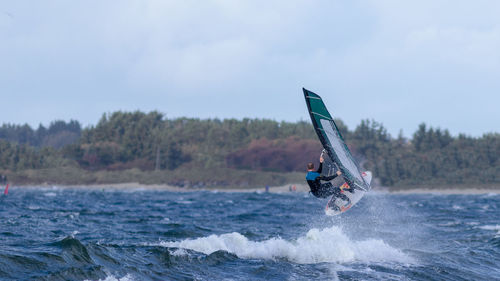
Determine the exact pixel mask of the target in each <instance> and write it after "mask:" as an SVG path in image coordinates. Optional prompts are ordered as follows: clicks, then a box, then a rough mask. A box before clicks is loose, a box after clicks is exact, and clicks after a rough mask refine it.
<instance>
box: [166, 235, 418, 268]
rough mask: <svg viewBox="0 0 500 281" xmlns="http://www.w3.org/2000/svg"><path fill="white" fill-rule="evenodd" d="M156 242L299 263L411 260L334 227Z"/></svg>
mask: <svg viewBox="0 0 500 281" xmlns="http://www.w3.org/2000/svg"><path fill="white" fill-rule="evenodd" d="M160 245H161V246H164V247H178V248H183V249H190V250H194V251H197V252H201V253H204V254H207V255H208V254H211V253H213V252H215V251H219V250H223V251H227V252H229V253H233V254H235V255H237V256H238V257H239V258H245V259H264V260H265V259H271V260H275V259H282V258H283V259H287V260H290V261H292V262H296V263H301V264H313V263H322V262H334V263H346V262H354V261H360V262H397V263H404V264H412V263H415V262H414V260H413V259H412V258H411V257H410V256H408V255H406V254H405V253H403V252H402V251H400V250H398V249H395V248H393V247H391V246H389V245H388V244H386V243H385V242H384V241H382V240H380V239H368V240H364V241H353V240H351V239H350V238H349V237H348V236H347V235H346V234H344V233H343V232H342V230H341V229H340V228H339V227H336V226H333V227H330V228H325V229H323V230H319V229H316V228H313V229H311V230H309V231H308V232H307V234H306V235H305V236H302V237H299V238H298V239H296V240H291V241H287V240H284V239H282V238H279V237H278V238H272V239H269V240H264V241H259V242H255V241H250V240H248V239H247V238H246V237H245V236H243V235H241V234H240V233H237V232H233V233H227V234H222V235H210V236H208V237H202V238H198V239H188V240H183V241H179V242H161V243H160Z"/></svg>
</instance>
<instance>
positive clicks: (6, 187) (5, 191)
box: [3, 184, 9, 195]
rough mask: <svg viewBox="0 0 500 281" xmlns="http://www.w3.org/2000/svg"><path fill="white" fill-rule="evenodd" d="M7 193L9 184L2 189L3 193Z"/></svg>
mask: <svg viewBox="0 0 500 281" xmlns="http://www.w3.org/2000/svg"><path fill="white" fill-rule="evenodd" d="M7 193H9V184H7V185H6V186H5V190H4V191H3V194H5V195H7Z"/></svg>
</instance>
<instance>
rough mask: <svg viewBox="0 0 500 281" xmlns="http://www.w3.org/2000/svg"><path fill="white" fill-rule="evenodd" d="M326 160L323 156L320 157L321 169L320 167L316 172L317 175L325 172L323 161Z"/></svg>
mask: <svg viewBox="0 0 500 281" xmlns="http://www.w3.org/2000/svg"><path fill="white" fill-rule="evenodd" d="M324 160H325V159H323V156H320V157H319V167H318V170H317V171H316V172H317V173H319V174H321V171H323V161H324Z"/></svg>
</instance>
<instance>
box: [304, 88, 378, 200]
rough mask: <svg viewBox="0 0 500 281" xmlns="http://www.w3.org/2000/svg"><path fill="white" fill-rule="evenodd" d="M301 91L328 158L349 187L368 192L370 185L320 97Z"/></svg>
mask: <svg viewBox="0 0 500 281" xmlns="http://www.w3.org/2000/svg"><path fill="white" fill-rule="evenodd" d="M303 91H304V97H305V99H306V104H307V109H308V110H309V115H310V116H311V121H312V123H313V126H314V130H315V131H316V134H317V135H318V137H319V140H320V141H321V143H322V144H323V147H324V149H325V151H326V152H327V154H328V156H329V157H330V158H331V159H332V160H333V161H334V162H335V163H336V164H337V166H338V168H339V169H340V170H341V171H342V173H343V174H344V179H345V180H346V181H347V182H348V183H349V185H351V186H353V187H355V188H358V189H361V190H364V191H368V190H370V184H369V183H368V182H366V181H365V179H364V178H363V176H362V173H361V171H360V169H359V165H358V164H357V163H356V160H355V159H354V158H353V156H352V154H351V151H349V148H348V147H347V145H346V144H345V142H344V138H343V137H342V134H341V133H340V131H339V129H338V127H337V125H336V124H335V121H334V120H333V117H332V116H331V115H330V113H329V112H328V109H327V108H326V106H325V104H324V103H323V100H322V99H321V97H320V96H319V95H317V94H315V93H313V92H311V91H308V90H306V89H304V88H303Z"/></svg>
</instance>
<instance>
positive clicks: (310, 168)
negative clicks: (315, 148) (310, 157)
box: [306, 156, 351, 204]
mask: <svg viewBox="0 0 500 281" xmlns="http://www.w3.org/2000/svg"><path fill="white" fill-rule="evenodd" d="M323 161H324V159H323V156H321V157H320V158H319V168H318V170H316V171H314V163H311V162H310V163H308V164H307V175H306V180H307V183H308V184H309V187H310V188H311V193H312V194H313V195H314V196H316V197H318V198H326V197H328V196H330V195H334V194H335V195H336V196H337V197H339V198H340V199H342V200H344V201H347V202H348V203H349V204H350V202H351V200H350V199H349V197H347V196H345V195H344V194H342V192H341V190H340V187H338V186H333V184H332V183H331V182H329V181H331V180H333V179H334V178H336V177H337V176H340V175H342V172H340V171H337V173H336V174H334V175H332V176H329V177H325V176H321V171H322V170H323ZM322 180H323V181H327V182H326V183H321V181H322Z"/></svg>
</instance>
